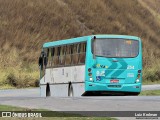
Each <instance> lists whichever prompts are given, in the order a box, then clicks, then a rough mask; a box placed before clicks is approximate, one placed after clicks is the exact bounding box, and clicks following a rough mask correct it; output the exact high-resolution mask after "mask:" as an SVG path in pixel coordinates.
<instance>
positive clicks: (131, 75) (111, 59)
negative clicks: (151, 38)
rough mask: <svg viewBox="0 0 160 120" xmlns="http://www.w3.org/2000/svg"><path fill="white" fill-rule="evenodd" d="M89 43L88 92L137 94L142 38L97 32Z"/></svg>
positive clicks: (139, 84)
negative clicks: (98, 33)
mask: <svg viewBox="0 0 160 120" xmlns="http://www.w3.org/2000/svg"><path fill="white" fill-rule="evenodd" d="M90 44H91V48H90V49H91V54H92V55H88V56H89V57H88V59H87V61H86V62H88V63H87V66H86V67H87V73H86V85H85V91H87V92H101V93H102V92H104V93H105V92H107V93H111V92H112V93H125V94H129V95H138V94H139V93H140V92H141V85H142V47H141V46H142V45H141V40H140V38H138V37H134V36H124V35H109V36H105V35H104V36H103V35H97V36H93V37H92V39H91V42H90ZM91 61H92V62H91Z"/></svg>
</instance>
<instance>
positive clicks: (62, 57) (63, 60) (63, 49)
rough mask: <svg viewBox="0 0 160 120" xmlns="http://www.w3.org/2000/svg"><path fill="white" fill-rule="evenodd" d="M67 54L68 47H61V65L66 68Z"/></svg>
mask: <svg viewBox="0 0 160 120" xmlns="http://www.w3.org/2000/svg"><path fill="white" fill-rule="evenodd" d="M65 52H66V46H61V50H60V56H59V65H60V66H64V64H65Z"/></svg>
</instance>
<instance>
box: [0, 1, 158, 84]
mask: <svg viewBox="0 0 160 120" xmlns="http://www.w3.org/2000/svg"><path fill="white" fill-rule="evenodd" d="M90 34H127V35H135V36H139V37H141V38H142V40H143V64H144V67H145V69H144V79H145V80H152V81H155V80H159V79H160V70H159V67H160V63H159V60H160V39H159V38H160V0H152V1H151V0H130V1H128V0H87V1H86V0H79V1H78V0H45V1H44V0H5V1H3V0H0V63H1V65H0V66H1V69H0V71H1V74H2V75H1V77H0V85H1V84H6V85H8V84H16V85H14V86H18V84H22V86H24V87H25V86H30V85H33V84H34V82H33V81H35V80H38V66H37V59H38V56H39V54H40V51H41V46H42V44H43V43H44V42H47V41H54V40H58V39H67V38H73V37H78V36H84V35H90ZM4 69H6V70H4ZM155 76H156V77H155ZM17 81H18V83H17ZM22 81H25V82H22Z"/></svg>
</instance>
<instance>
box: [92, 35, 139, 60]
mask: <svg viewBox="0 0 160 120" xmlns="http://www.w3.org/2000/svg"><path fill="white" fill-rule="evenodd" d="M93 53H94V55H95V56H102V57H113V58H115V57H119V58H132V57H136V56H138V53H139V42H138V40H129V39H113V38H111V39H108V38H107V39H96V40H94V42H93Z"/></svg>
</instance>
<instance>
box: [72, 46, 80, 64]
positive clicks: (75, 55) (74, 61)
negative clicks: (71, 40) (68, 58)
mask: <svg viewBox="0 0 160 120" xmlns="http://www.w3.org/2000/svg"><path fill="white" fill-rule="evenodd" d="M78 49H79V44H74V45H73V54H72V64H73V65H77V64H78V57H79V54H78Z"/></svg>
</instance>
